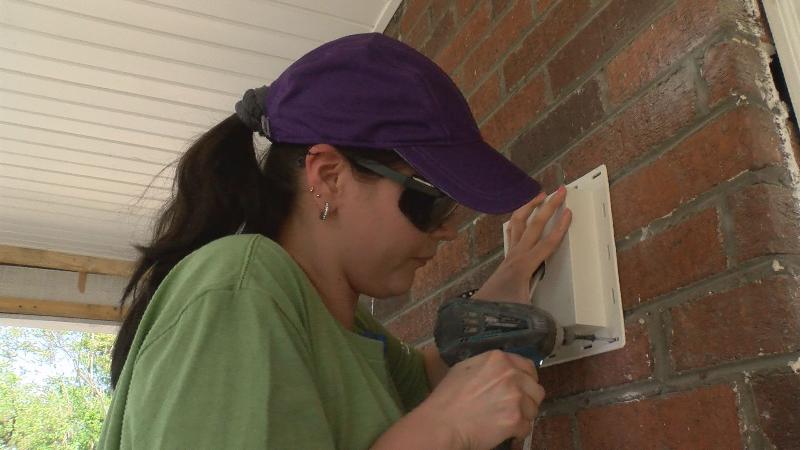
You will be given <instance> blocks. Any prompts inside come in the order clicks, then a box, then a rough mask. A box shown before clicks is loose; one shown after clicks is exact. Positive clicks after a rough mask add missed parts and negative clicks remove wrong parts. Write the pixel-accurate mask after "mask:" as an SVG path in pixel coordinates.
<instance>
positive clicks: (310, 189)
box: [308, 186, 322, 198]
mask: <svg viewBox="0 0 800 450" xmlns="http://www.w3.org/2000/svg"><path fill="white" fill-rule="evenodd" d="M308 192H314V186H311V188H309V189H308ZM314 196H315V197H317V198H320V197H322V196H321V195H319V194H314Z"/></svg>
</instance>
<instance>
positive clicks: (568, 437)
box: [531, 416, 572, 450]
mask: <svg viewBox="0 0 800 450" xmlns="http://www.w3.org/2000/svg"><path fill="white" fill-rule="evenodd" d="M570 422H571V420H570V416H543V417H539V418H537V419H536V423H535V425H534V426H533V439H532V441H531V448H532V449H535V450H564V449H568V448H572V425H571V423H570Z"/></svg>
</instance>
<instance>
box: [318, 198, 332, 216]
mask: <svg viewBox="0 0 800 450" xmlns="http://www.w3.org/2000/svg"><path fill="white" fill-rule="evenodd" d="M330 208H331V204H330V203H328V202H325V207H324V208H323V209H322V212H321V213H319V220H325V219H327V218H328V211H330Z"/></svg>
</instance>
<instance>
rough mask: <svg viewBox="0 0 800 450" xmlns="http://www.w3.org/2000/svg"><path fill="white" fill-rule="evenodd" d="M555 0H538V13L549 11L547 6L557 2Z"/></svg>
mask: <svg viewBox="0 0 800 450" xmlns="http://www.w3.org/2000/svg"><path fill="white" fill-rule="evenodd" d="M555 1H556V0H536V14H542V13H543V12H545V11H547V8H549V7H550V5H552V4H553V3H555Z"/></svg>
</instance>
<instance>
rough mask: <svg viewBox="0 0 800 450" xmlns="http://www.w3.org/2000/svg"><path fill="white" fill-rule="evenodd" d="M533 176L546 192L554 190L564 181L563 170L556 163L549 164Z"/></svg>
mask: <svg viewBox="0 0 800 450" xmlns="http://www.w3.org/2000/svg"><path fill="white" fill-rule="evenodd" d="M533 178H534V179H535V180H536V181H538V182H539V184H540V185H541V186H542V189H543V190H544V191H545V192H547V193H551V192H555V190H556V189H558V187H559V186H561V185H562V184H563V183H564V179H563V170H562V169H561V166H560V165H558V164H555V163H554V164H550V165H549V166H547V167H545V168H544V169H542V170H541V171H539V172H538V173H537V174H536V175H534V176H533Z"/></svg>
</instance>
